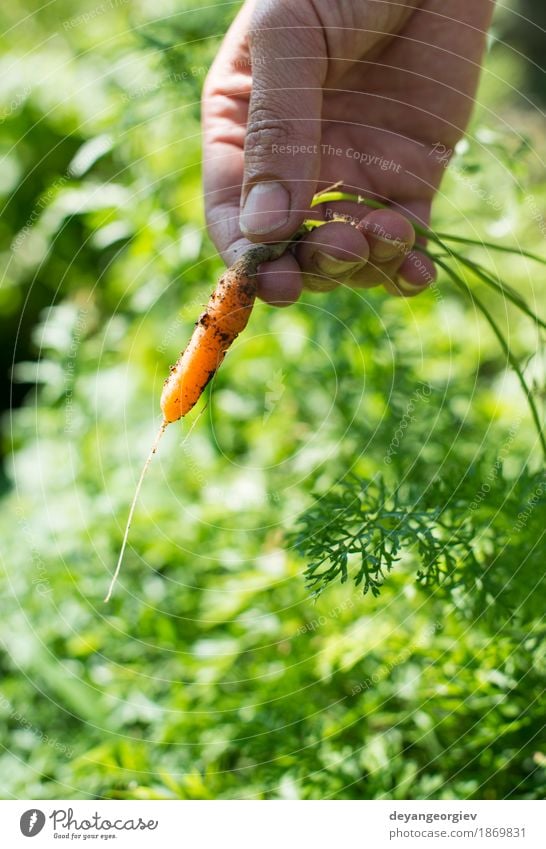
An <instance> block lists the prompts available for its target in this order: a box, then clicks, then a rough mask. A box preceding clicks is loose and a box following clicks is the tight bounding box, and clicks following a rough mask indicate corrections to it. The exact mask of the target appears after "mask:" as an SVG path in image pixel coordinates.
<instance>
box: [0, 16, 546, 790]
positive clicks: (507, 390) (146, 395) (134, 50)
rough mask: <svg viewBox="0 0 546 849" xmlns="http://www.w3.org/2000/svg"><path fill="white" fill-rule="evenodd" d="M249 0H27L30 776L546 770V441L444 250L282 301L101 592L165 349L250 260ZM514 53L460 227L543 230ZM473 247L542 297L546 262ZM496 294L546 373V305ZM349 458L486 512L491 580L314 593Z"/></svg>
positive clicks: (6, 685)
mask: <svg viewBox="0 0 546 849" xmlns="http://www.w3.org/2000/svg"><path fill="white" fill-rule="evenodd" d="M236 5H237V4H223V3H222V4H220V3H217V4H216V5H215V6H214V8H213V7H212V5H211V6H207V7H204V8H201V9H198V10H196V11H192V10H191V4H190V3H189V2H187V3H182V2H180V0H178V2H177V3H176V4H169V3H167V2H161V0H160V2H154V3H151V2H149V0H140V2H137V3H131V4H128V3H123V2H121V1H120V2H117V3H112V4H110V3H104V4H102V5H101V4H100V3H99V4H97V5H96V7H93V9H88V10H87V12H86V13H85V14H86V15H88V17H87V18H83V17H82V16H83V15H84V12H83V11H82V7H81V6H80V5H79V4H77V3H76V2H68V0H61V2H55V3H54V4H49V5H46V6H44V7H43V8H39V6H38V4H34V3H32V2H30V0H29V2H25V3H23V2H18V3H15V4H8V5H6V4H5V5H4V7H3V8H2V10H1V11H0V26H1V29H2V31H7V30H8V29H9V28H10V27H14V29H13V30H12V33H11V36H10V38H9V41H6V43H5V47H4V49H3V54H2V57H1V60H0V70H1V72H2V80H3V83H4V84H5V90H4V93H3V95H2V96H3V102H2V109H3V112H2V155H3V156H4V160H3V169H2V176H1V191H2V203H3V214H2V217H1V219H0V239H1V242H2V251H3V254H2V260H3V276H2V287H1V289H0V321H1V323H2V324H1V327H0V331H1V333H0V340H1V341H0V347H1V352H0V356H1V361H2V374H3V377H4V380H5V383H4V389H3V405H4V408H5V409H6V413H5V415H4V420H3V440H4V450H5V452H6V454H7V455H8V459H7V463H6V473H7V477H6V483H5V489H6V492H5V495H4V498H3V501H2V510H1V513H0V540H1V543H0V545H1V549H0V550H1V559H2V569H3V572H2V578H1V581H2V594H1V598H0V605H1V608H0V621H1V622H2V626H1V635H0V636H1V641H0V642H1V648H2V650H1V652H0V667H1V673H2V680H1V689H0V714H1V715H2V719H3V723H2V730H1V731H0V742H1V743H2V750H1V751H2V753H1V754H0V775H2V782H1V792H2V795H3V796H5V797H11V796H19V797H27V798H29V797H30V798H59V797H61V798H79V797H83V798H86V797H94V796H96V797H108V798H117V797H121V798H131V799H140V798H143V799H144V798H162V799H163V798H167V799H168V798H184V799H187V798H190V799H193V798H197V799H202V798H300V797H301V798H371V797H373V798H394V799H403V798H424V797H430V798H442V799H449V798H473V797H476V798H482V797H485V798H503V797H515V798H541V797H543V795H544V792H545V791H546V774H545V765H546V754H545V753H544V752H543V751H541V748H540V747H541V736H540V735H541V732H542V730H543V716H544V699H543V681H544V671H545V666H546V659H545V655H544V645H545V643H544V624H543V620H542V609H541V607H542V605H541V603H540V600H541V599H542V600H543V598H544V592H543V584H542V583H541V581H542V578H543V574H542V573H543V563H544V555H545V553H546V548H545V545H544V525H545V523H544V494H545V493H544V489H541V488H540V487H541V481H542V480H543V478H542V477H541V470H542V461H541V457H540V454H539V452H538V449H537V445H536V442H537V440H536V434H534V432H533V428H532V423H531V421H530V417H529V415H528V413H527V411H526V409H525V403H524V400H523V398H522V395H521V392H520V390H519V387H518V384H517V381H516V379H515V377H514V375H513V374H512V373H511V372H510V371H509V370H507V368H506V364H505V362H504V359H503V356H502V353H501V352H500V351H499V348H498V345H497V343H496V340H495V338H494V337H493V336H492V334H491V332H490V329H489V328H488V326H487V325H486V324H485V323H484V321H483V319H482V318H481V317H480V316H479V315H478V314H477V313H476V311H475V310H474V309H473V307H472V305H471V304H469V303H467V302H465V301H464V300H462V299H461V297H460V296H459V294H458V293H457V292H456V291H455V290H453V288H452V287H450V285H449V284H448V282H447V281H446V280H444V279H441V280H440V283H439V285H438V286H437V287H435V288H434V289H433V290H432V291H431V292H430V293H428V294H426V295H424V296H422V297H420V298H419V299H416V300H411V301H399V300H395V299H392V298H389V297H387V296H385V295H382V294H380V293H379V292H376V291H371V292H347V291H345V290H344V291H336V292H333V293H331V294H329V295H327V296H325V295H307V296H305V297H304V298H303V299H302V301H301V302H300V304H299V305H297V306H296V307H294V308H291V309H290V310H287V311H282V312H281V311H274V310H272V309H271V308H268V307H266V306H265V305H263V304H261V305H259V306H258V307H257V308H256V310H255V313H254V315H253V318H252V322H251V324H250V326H249V328H248V329H247V331H246V332H245V334H244V336H242V337H241V339H240V340H239V341H238V343H237V345H236V346H235V347H234V349H233V350H232V352H231V353H230V355H229V357H228V358H227V360H226V363H225V365H224V367H223V368H222V370H221V372H220V373H219V375H218V377H217V379H216V380H215V381H214V383H213V385H212V387H211V391H210V394H209V402H208V406H207V407H206V410H205V412H204V414H203V415H202V417H201V418H200V420H199V422H198V423H197V425H196V427H195V429H194V430H193V432H192V434H191V436H189V437H187V433H188V430H189V426H190V425H189V423H187V422H185V423H184V424H183V425H181V426H178V425H176V426H173V427H172V428H170V429H169V430H168V431H167V433H166V435H165V439H164V442H163V443H162V446H161V449H160V452H159V454H158V455H157V457H156V458H155V459H154V463H153V465H152V467H151V469H150V473H149V477H148V479H147V481H146V484H145V487H144V490H143V493H142V499H141V502H140V504H139V507H138V510H137V514H136V516H135V521H134V524H133V528H132V534H131V539H130V547H129V550H128V553H127V558H126V562H125V567H124V571H123V573H122V576H121V582H120V585H119V586H118V589H117V592H116V595H115V597H114V600H113V602H112V603H111V605H110V606H109V607H105V606H104V605H103V603H102V598H103V596H104V593H105V591H106V588H107V584H108V580H109V577H110V574H111V571H112V568H113V565H114V564H115V560H116V556H117V552H118V550H119V546H120V542H121V536H122V532H123V524H124V521H125V517H126V513H127V508H128V504H129V501H130V499H131V497H132V493H133V489H134V485H135V481H136V478H137V475H138V473H139V470H140V466H141V464H142V461H143V459H144V457H145V455H146V453H147V451H148V449H149V445H150V442H151V439H152V437H153V434H154V432H155V429H156V426H157V422H158V409H157V404H158V398H159V394H160V388H161V384H162V380H163V377H164V375H165V373H166V371H167V369H168V365H169V363H171V362H172V361H173V360H174V358H175V357H176V355H177V353H178V351H179V349H180V347H181V346H182V345H183V344H184V343H185V340H186V338H187V336H188V333H189V331H190V328H191V325H192V323H193V321H194V319H195V316H196V313H197V312H198V311H199V305H200V304H201V303H202V302H203V301H204V300H205V299H206V297H207V295H208V292H209V291H210V289H211V288H212V286H213V282H214V280H215V278H216V277H217V275H218V272H219V270H220V267H221V266H220V262H219V260H218V259H217V258H216V257H215V255H214V251H213V249H212V247H211V245H210V243H209V242H208V240H207V237H206V233H205V230H204V223H203V213H202V196H201V180H200V161H199V159H200V130H199V123H198V119H199V109H198V101H199V92H200V88H201V85H202V82H203V77H204V74H205V73H206V67H207V66H208V64H209V62H210V59H211V57H212V55H213V54H214V51H215V49H216V47H217V44H218V41H219V38H220V37H221V35H222V33H223V32H224V30H225V27H226V26H227V22H228V20H229V19H230V18H231V17H232V16H233V14H234V13H235V11H236ZM91 12H93V14H92V15H91V17H89V15H90V14H91ZM25 14H27V15H28V18H26V20H25V24H24V26H23V25H22V24H21V19H22V18H23V16H24V15H25ZM488 68H489V73H487V74H486V75H485V76H484V79H483V84H482V89H481V93H480V97H479V104H480V106H479V108H478V110H477V114H476V117H475V121H474V125H473V128H472V132H471V134H470V137H469V141H468V142H465V143H464V144H463V145H461V146H460V150H459V154H458V157H457V160H456V163H455V167H454V168H453V169H452V171H451V172H449V173H448V174H447V176H446V180H445V183H444V185H443V189H444V192H443V194H442V197H441V198H440V201H439V203H438V206H437V210H436V215H437V224H438V227H439V229H440V228H441V229H443V230H449V229H451V230H455V231H456V232H459V233H467V234H468V235H470V236H473V237H475V238H479V237H480V236H484V235H487V236H488V237H489V238H498V239H499V240H500V241H501V242H512V243H516V244H522V245H525V246H526V247H528V248H530V249H535V250H540V247H541V240H543V232H542V229H541V228H542V227H543V226H544V224H543V222H544V219H543V218H542V217H541V216H542V211H543V210H544V206H545V200H546V185H545V183H544V180H543V175H542V173H541V171H540V168H539V167H538V164H537V162H538V159H539V156H538V153H537V145H538V144H539V143H540V136H539V135H538V133H537V123H536V119H535V116H534V114H533V112H532V111H531V110H529V108H528V104H527V105H525V103H524V99H523V98H521V97H518V96H517V94H515V93H514V92H510V91H508V90H504V89H503V86H502V85H501V84H500V83H499V80H503V79H506V78H508V77H510V78H511V79H518V80H521V79H523V72H522V66H521V64H518V62H517V61H516V60H515V58H514V54H513V51H510V50H509V49H505V48H503V46H502V45H501V44H497V45H496V46H495V47H494V48H493V50H492V53H491V55H490V57H489V60H488ZM10 69H11V70H10ZM500 114H502V115H503V116H504V117H506V116H507V115H510V116H511V119H510V121H511V124H512V125H516V126H517V127H518V132H520V133H521V134H522V135H524V136H525V137H526V138H527V139H528V142H527V144H526V145H525V147H524V149H522V148H521V141H522V140H521V138H519V139H512V138H511V137H510V136H509V135H507V133H506V132H505V129H504V127H503V122H502V121H500V120H499V119H498V116H499V115H500ZM514 146H516V148H517V149H518V151H519V154H518V159H517V161H515V159H514V156H513V150H514ZM488 198H489V199H490V200H491V199H494V200H495V203H492V202H488ZM461 210H463V212H464V214H463V215H461ZM474 253H475V254H476V256H479V257H480V258H481V259H484V261H486V262H487V264H488V265H489V266H490V267H491V268H495V267H497V268H502V272H503V276H504V277H505V278H507V279H508V280H509V281H510V282H511V283H512V284H513V286H515V287H516V288H517V289H518V290H519V291H520V292H522V293H523V294H525V295H526V297H527V298H528V299H529V300H530V301H531V302H532V303H533V305H534V306H535V308H537V305H538V304H540V300H539V298H540V295H541V291H542V289H541V286H542V285H543V280H542V279H541V278H540V276H539V277H537V275H536V267H534V266H531V265H530V263H528V262H524V261H523V260H522V259H518V258H515V257H501V259H499V257H498V256H496V255H493V254H490V253H487V252H486V253H485V258H484V251H482V250H480V249H479V248H477V249H476V250H475V251H474ZM471 254H472V252H471ZM471 282H472V285H477V283H476V281H471ZM482 288H483V287H482ZM480 291H481V290H480ZM483 296H484V297H487V298H488V299H489V301H490V303H491V309H492V310H494V311H495V314H496V317H497V320H498V321H499V322H501V323H503V325H504V326H505V327H508V326H509V328H510V342H511V344H512V345H513V347H514V349H515V350H516V352H517V353H518V355H519V356H521V357H527V360H528V362H527V366H526V371H527V374H528V376H529V379H530V380H532V381H533V383H534V385H535V387H536V390H537V398H539V399H540V397H541V396H540V393H541V392H543V385H544V381H543V375H544V359H543V352H542V349H541V346H540V344H539V339H538V338H537V335H536V333H535V330H534V329H533V327H532V325H530V324H529V322H528V321H525V320H523V319H522V318H521V317H519V316H518V314H517V313H516V312H515V311H514V310H513V309H512V308H508V307H507V305H506V304H504V303H502V302H494V299H493V298H492V296H491V295H490V294H489V293H487V292H486V293H484V294H483ZM542 301H543V298H542ZM14 340H15V341H14ZM12 361H14V362H15V369H14V372H13V377H14V380H15V381H16V384H15V387H16V391H15V398H14V400H15V401H16V402H17V403H20V402H22V401H23V399H24V403H22V404H21V405H20V406H19V408H18V409H15V408H13V406H12V405H10V403H9V397H8V380H9V377H10V376H11V375H10V368H11V363H12ZM423 386H427V387H429V391H428V393H427V394H426V397H425V398H424V400H423V394H422V393H421V400H420V401H419V400H418V397H419V396H416V392H418V390H419V387H423ZM412 398H413V399H415V398H417V400H414V403H413V407H412V408H411V411H410V412H411V415H410V414H409V413H408V404H409V402H410V399H412ZM196 415H197V414H194V415H193V416H192V421H194V420H195V418H196ZM403 421H406V425H405V426H404V428H403V429H402V431H400V433H399V435H398V437H397V443H395V441H394V440H395V436H394V435H395V434H396V433H397V431H399V429H400V425H401V422H403ZM387 458H388V459H387ZM525 466H528V467H529V471H528V472H525V473H522V470H523V469H524V467H525ZM349 474H351V475H353V476H356V478H357V479H359V480H360V479H373V480H377V479H378V476H379V475H381V476H382V479H383V480H385V482H386V483H385V485H386V486H387V488H388V489H389V488H390V489H393V488H395V487H400V486H401V487H402V490H401V491H402V492H404V491H406V490H404V487H406V488H407V492H408V493H409V492H411V493H413V495H412V496H411V498H413V499H415V493H421V494H422V493H426V498H427V506H428V508H430V509H433V506H434V501H435V498H436V501H437V502H438V503H440V504H442V503H443V500H448V501H449V503H450V507H451V509H452V510H453V511H454V512H453V521H454V522H455V523H456V519H457V511H459V512H460V514H463V515H461V516H460V519H461V522H464V521H466V520H467V519H470V518H472V519H473V521H474V523H475V524H474V527H473V531H472V534H473V535H472V536H471V541H472V542H471V545H472V546H475V552H476V562H474V561H473V562H472V570H471V581H463V582H455V585H454V586H449V587H444V586H443V585H442V584H441V583H438V582H431V583H429V584H427V582H421V583H419V582H417V581H416V576H417V572H418V570H419V568H420V567H421V564H420V562H419V558H418V557H417V556H416V553H415V551H412V550H411V548H410V549H409V550H408V551H404V552H403V553H402V557H401V559H400V560H399V561H397V562H396V563H395V564H393V569H392V571H391V572H389V573H388V574H387V575H386V576H385V582H384V584H383V586H382V588H381V593H380V595H379V596H378V597H377V598H375V597H373V596H372V595H371V594H368V595H366V596H365V597H363V596H362V593H361V590H360V589H359V588H356V589H355V588H354V587H353V586H352V584H351V583H346V584H343V585H341V584H336V585H333V586H332V587H330V588H329V589H328V590H327V591H325V592H324V593H323V594H322V595H321V596H320V597H319V598H318V599H313V598H311V597H310V595H309V591H308V590H307V589H306V587H305V582H304V578H303V571H304V568H305V565H306V562H305V560H303V559H302V558H301V557H300V556H299V555H298V554H297V553H296V551H295V550H294V548H293V545H292V542H290V538H289V537H287V532H291V531H293V529H294V528H296V527H297V526H298V517H299V516H300V514H301V513H302V511H303V510H304V509H307V508H311V509H312V506H313V504H314V503H315V501H314V499H315V498H317V497H318V498H319V499H320V497H321V494H325V493H326V494H329V498H330V499H334V500H333V501H330V502H327V504H328V505H329V508H330V509H331V510H335V509H336V506H337V505H336V501H335V497H336V496H335V493H337V492H339V491H340V490H339V486H343V481H344V479H346V478H347V476H348V475H349ZM529 475H535V477H534V478H532V481H533V484H532V486H531V485H530V484H529V480H530V478H529ZM441 481H443V483H440V482H441ZM446 482H447V484H446ZM457 484H461V488H460V490H458V491H459V495H460V497H461V499H462V500H460V501H457V500H455V501H453V499H452V498H451V496H449V495H446V486H447V485H449V487H450V490H449V492H450V493H453V492H454V491H455V492H456V491H457ZM463 496H464V497H463ZM407 497H408V498H410V496H407ZM411 498H410V501H409V502H408V503H414V502H412V501H411ZM450 498H451V500H450ZM319 503H320V501H319ZM474 503H476V507H473V506H472V505H473V504H474ZM522 517H523V518H522ZM326 520H327V517H326V518H325V519H324V522H323V525H324V524H325V522H326ZM518 522H519V525H518ZM348 530H349V529H348ZM504 542H506V545H505V546H504V548H503V545H504ZM501 549H502V551H501ZM473 550H474V549H473ZM476 564H477V565H476ZM484 564H486V565H485V566H484ZM458 565H461V564H458ZM463 565H464V563H463ZM480 568H484V570H486V571H487V573H488V575H489V578H490V579H491V580H490V581H489V583H487V584H486V585H484V583H483V581H482V577H483V576H481V575H480V574H479V569H480ZM541 587H542V589H541Z"/></svg>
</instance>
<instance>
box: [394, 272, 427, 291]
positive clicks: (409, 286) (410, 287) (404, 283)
mask: <svg viewBox="0 0 546 849" xmlns="http://www.w3.org/2000/svg"><path fill="white" fill-rule="evenodd" d="M396 282H397V286H398V287H399V288H400V289H402V291H403V292H407V293H408V294H410V295H413V294H415V293H416V292H420V291H421V290H423V289H426V288H427V286H428V285H429V284H430V283H431V282H432V281H430V280H423V282H422V283H410V282H409V281H408V280H404V278H403V277H400V275H399V276H398V278H397V281H396Z"/></svg>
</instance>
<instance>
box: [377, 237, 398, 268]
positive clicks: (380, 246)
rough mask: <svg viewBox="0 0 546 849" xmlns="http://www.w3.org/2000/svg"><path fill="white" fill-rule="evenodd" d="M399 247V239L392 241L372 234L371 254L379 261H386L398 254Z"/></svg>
mask: <svg viewBox="0 0 546 849" xmlns="http://www.w3.org/2000/svg"><path fill="white" fill-rule="evenodd" d="M401 248H402V243H401V242H399V241H394V242H393V241H390V240H388V239H382V238H381V237H380V236H374V240H373V244H372V254H373V256H374V258H375V259H378V260H380V261H381V262H388V260H390V259H394V258H395V257H397V256H400V253H401Z"/></svg>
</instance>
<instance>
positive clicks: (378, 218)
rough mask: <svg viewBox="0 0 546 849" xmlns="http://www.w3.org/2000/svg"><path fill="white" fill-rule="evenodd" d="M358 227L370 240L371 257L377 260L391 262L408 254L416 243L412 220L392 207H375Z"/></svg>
mask: <svg viewBox="0 0 546 849" xmlns="http://www.w3.org/2000/svg"><path fill="white" fill-rule="evenodd" d="M356 229H357V230H358V231H360V232H361V233H362V234H363V235H364V236H365V237H366V239H367V240H368V242H369V245H370V257H371V259H372V260H374V261H375V262H379V263H384V262H390V261H391V260H394V259H396V258H397V257H401V256H403V255H404V254H406V253H407V252H408V251H410V250H411V248H412V247H413V245H414V244H415V231H414V229H413V226H412V224H411V222H410V221H408V219H407V218H406V217H405V216H404V215H402V214H401V213H399V212H396V211H394V210H392V209H374V210H373V211H372V212H370V213H368V215H366V216H365V217H364V218H363V219H362V220H361V221H360V222H359V223H358V224H357V227H356Z"/></svg>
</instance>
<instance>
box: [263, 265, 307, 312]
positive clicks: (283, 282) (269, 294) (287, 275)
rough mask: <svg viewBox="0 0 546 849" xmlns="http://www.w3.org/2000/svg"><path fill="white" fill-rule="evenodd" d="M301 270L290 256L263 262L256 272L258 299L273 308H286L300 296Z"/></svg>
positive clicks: (301, 284)
mask: <svg viewBox="0 0 546 849" xmlns="http://www.w3.org/2000/svg"><path fill="white" fill-rule="evenodd" d="M302 287H303V281H302V276H301V270H300V267H299V265H298V263H297V262H296V260H295V259H294V257H293V256H292V255H291V254H285V255H284V256H282V257H281V258H280V259H276V260H275V261H274V262H264V263H262V265H261V266H260V268H259V271H258V297H260V298H261V299H262V301H265V302H266V303H267V304H270V305H271V306H274V307H288V306H291V304H294V303H295V302H296V301H297V300H298V298H299V297H300V295H301V291H302Z"/></svg>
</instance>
